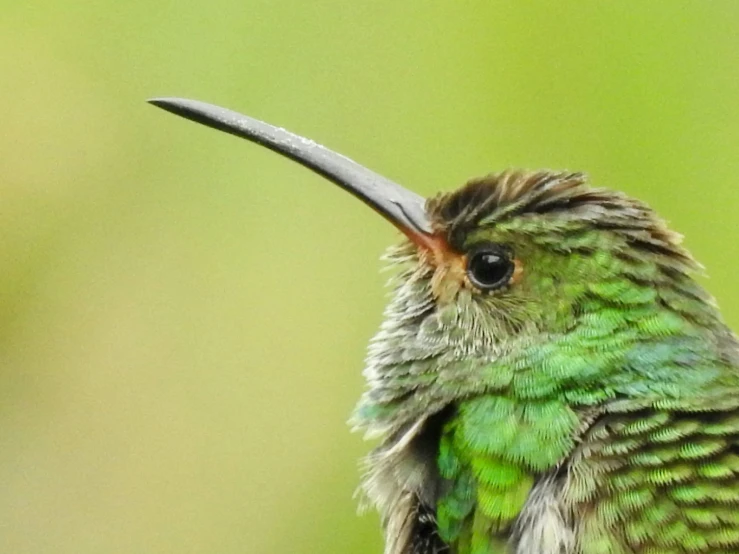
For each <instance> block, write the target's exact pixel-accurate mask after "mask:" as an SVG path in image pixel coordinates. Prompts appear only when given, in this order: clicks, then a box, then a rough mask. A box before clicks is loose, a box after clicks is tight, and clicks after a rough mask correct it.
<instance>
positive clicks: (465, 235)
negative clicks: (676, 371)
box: [151, 98, 718, 432]
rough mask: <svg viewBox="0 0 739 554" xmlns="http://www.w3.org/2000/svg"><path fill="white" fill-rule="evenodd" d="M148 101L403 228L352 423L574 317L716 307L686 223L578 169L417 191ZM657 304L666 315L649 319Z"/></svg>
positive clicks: (605, 320)
mask: <svg viewBox="0 0 739 554" xmlns="http://www.w3.org/2000/svg"><path fill="white" fill-rule="evenodd" d="M151 102H152V103H153V104H155V105H157V106H159V107H161V108H163V109H165V110H168V111H170V112H173V113H175V114H177V115H180V116H183V117H185V118H188V119H191V120H194V121H196V122H199V123H202V124H205V125H208V126H210V127H214V128H216V129H219V130H222V131H225V132H228V133H231V134H234V135H237V136H240V137H243V138H246V139H248V140H250V141H253V142H256V143H258V144H261V145H263V146H265V147H267V148H269V149H271V150H273V151H275V152H277V153H279V154H281V155H284V156H286V157H288V158H290V159H292V160H294V161H297V162H298V163H300V164H302V165H304V166H305V167H307V168H309V169H311V170H313V171H315V172H317V173H318V174H320V175H322V176H324V177H326V178H327V179H328V180H330V181H332V182H334V183H336V184H338V185H339V186H340V187H341V188H343V189H344V190H346V191H348V192H350V193H351V194H353V195H355V196H356V197H358V198H360V199H361V200H362V201H363V202H365V203H366V204H368V205H369V206H370V207H372V208H373V209H375V210H376V211H377V212H378V213H380V214H381V215H383V216H384V217H385V218H386V219H387V220H388V221H390V222H391V223H392V224H393V225H395V226H396V227H397V228H398V229H399V230H400V231H401V232H402V233H403V234H404V235H405V240H404V241H403V242H402V243H401V244H400V245H398V246H396V247H394V248H393V249H391V250H390V251H389V253H388V256H387V257H388V259H389V260H390V261H391V262H392V263H393V264H397V265H398V266H399V268H400V269H399V270H398V271H397V274H396V278H395V280H394V294H393V297H392V300H391V301H390V303H389V305H388V307H387V309H386V312H385V316H386V317H385V321H384V322H383V324H382V326H381V329H380V331H379V332H378V334H377V335H376V337H375V338H374V339H373V341H372V343H371V345H370V349H369V356H368V364H367V369H366V370H365V375H366V376H367V379H368V381H369V391H368V392H367V393H366V394H365V398H364V399H363V402H362V404H361V405H360V409H359V411H358V420H360V422H361V420H364V421H373V422H378V421H383V420H385V422H386V425H384V426H383V425H378V426H377V427H378V428H381V431H380V432H388V429H390V430H392V429H393V428H394V429H398V428H400V426H401V425H403V423H402V422H404V421H405V422H408V421H413V419H414V418H415V417H417V416H418V414H419V413H429V412H431V413H433V411H434V410H435V409H441V408H442V407H443V406H444V405H445V404H447V403H448V402H449V395H450V394H452V395H464V394H473V393H474V392H475V391H476V390H477V389H479V388H480V387H482V386H485V387H486V388H488V389H489V388H490V387H495V386H499V387H501V388H505V387H507V386H509V385H510V383H511V380H512V379H513V378H514V377H513V376H512V373H511V372H499V373H497V374H495V375H486V376H485V378H484V379H482V378H480V371H484V369H481V368H485V367H490V366H491V363H492V362H495V361H496V360H500V359H502V358H504V357H508V358H509V359H515V353H516V352H522V351H526V350H527V349H532V348H535V347H537V345H541V344H544V343H547V342H551V341H552V340H554V339H555V338H556V337H557V336H561V335H563V334H566V333H568V332H570V331H572V330H573V329H579V330H580V331H581V332H582V333H583V337H585V338H584V339H583V340H586V339H587V337H597V336H598V334H599V333H600V334H609V333H611V334H613V333H621V332H628V333H632V332H633V329H634V327H635V326H634V325H622V324H621V323H622V322H623V321H625V320H626V319H628V317H632V319H633V320H634V321H636V320H639V321H642V324H641V325H642V326H643V330H644V332H646V333H648V332H654V333H660V332H664V328H665V326H667V327H669V325H670V323H669V321H670V317H673V318H675V319H679V320H680V321H688V322H690V321H693V322H696V323H700V324H703V325H706V324H707V323H706V321H699V320H701V318H702V319H703V320H705V319H706V318H709V319H711V322H713V323H715V321H714V320H715V319H716V318H717V317H718V316H716V315H715V314H714V311H712V310H706V309H705V306H706V304H710V302H711V300H710V297H709V296H708V295H707V294H706V293H705V292H704V291H703V290H702V288H701V287H700V286H698V285H697V284H696V283H695V282H694V280H693V274H694V273H695V271H696V270H697V269H698V265H697V264H696V263H695V262H694V261H693V259H692V258H691V256H690V255H689V254H688V252H687V251H686V250H684V249H683V248H682V247H681V246H680V244H679V243H680V236H679V235H677V234H676V233H673V232H671V231H670V230H668V229H667V227H666V225H665V224H664V222H663V221H662V220H661V219H660V218H659V217H657V216H656V214H655V213H654V212H653V211H652V210H651V209H650V208H649V207H648V206H646V205H645V204H643V203H641V202H639V201H637V200H634V199H631V198H629V197H627V196H626V195H624V194H622V193H619V192H612V191H608V190H605V189H598V188H592V187H590V186H589V185H588V184H587V182H586V179H585V177H584V176H583V175H582V174H580V173H567V172H552V171H538V172H526V171H509V172H504V173H501V174H497V175H491V176H488V177H483V178H481V179H475V180H472V181H470V182H469V183H467V184H466V185H464V186H463V187H461V188H460V189H458V190H456V191H454V192H451V193H446V194H441V195H439V196H436V197H434V198H431V199H429V200H425V199H424V198H422V197H421V196H419V195H417V194H415V193H413V192H411V191H409V190H407V189H405V188H403V187H401V186H400V185H398V184H396V183H394V182H392V181H390V180H388V179H386V178H384V177H382V176H380V175H378V174H376V173H374V172H372V171H370V170H368V169H366V168H364V167H362V166H361V165H359V164H357V163H355V162H353V161H351V160H349V159H348V158H345V157H344V156H341V155H339V154H336V153H335V152H332V151H330V150H328V149H326V148H324V147H322V146H320V145H318V144H316V143H314V142H313V141H310V140H308V139H305V138H303V137H300V136H298V135H294V134H292V133H290V132H288V131H285V130H284V129H281V128H277V127H273V126H272V125H269V124H267V123H264V122H261V121H258V120H255V119H252V118H250V117H247V116H244V115H241V114H238V113H236V112H232V111H230V110H226V109H223V108H219V107H216V106H212V105H210V104H205V103H203V102H198V101H193V100H183V99H176V98H162V99H155V100H151ZM655 312H657V313H660V314H667V315H666V316H665V317H664V318H663V319H661V320H654V321H652V320H651V319H649V317H651V316H649V317H648V314H653V313H655ZM624 314H632V315H631V316H625V315H624ZM650 326H651V327H650ZM637 327H638V326H637ZM511 364H513V365H515V363H514V362H511ZM512 367H513V366H512Z"/></svg>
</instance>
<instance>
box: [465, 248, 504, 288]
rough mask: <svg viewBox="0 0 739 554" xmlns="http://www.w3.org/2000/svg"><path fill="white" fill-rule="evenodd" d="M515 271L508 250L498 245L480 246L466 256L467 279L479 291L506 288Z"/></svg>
mask: <svg viewBox="0 0 739 554" xmlns="http://www.w3.org/2000/svg"><path fill="white" fill-rule="evenodd" d="M515 269H516V264H515V262H514V261H513V258H512V256H511V253H510V252H509V250H508V249H507V248H504V247H502V246H500V245H498V244H492V243H490V244H482V245H480V246H478V247H476V248H475V249H474V250H472V251H471V252H470V253H469V254H468V255H467V277H468V279H469V280H470V282H471V283H472V284H473V285H475V286H476V287H477V288H479V289H480V290H486V291H492V290H496V289H499V288H501V287H504V286H506V285H507V284H508V283H509V282H510V281H511V278H512V277H513V272H514V271H515Z"/></svg>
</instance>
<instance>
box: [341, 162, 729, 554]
mask: <svg viewBox="0 0 739 554" xmlns="http://www.w3.org/2000/svg"><path fill="white" fill-rule="evenodd" d="M427 210H428V211H429V213H430V214H432V217H433V218H434V221H435V225H436V231H437V232H438V233H439V235H441V236H443V237H444V238H445V240H446V242H447V244H448V248H449V250H450V251H451V252H453V253H454V254H453V255H458V256H465V255H467V254H468V253H470V252H473V251H474V248H476V245H479V244H481V243H484V244H487V243H491V244H496V245H504V246H505V248H506V249H507V251H510V252H512V256H515V259H516V260H517V263H519V264H520V266H521V267H522V270H521V271H520V273H519V274H518V276H517V277H516V279H515V280H512V281H511V283H509V284H508V285H507V286H505V287H502V288H500V289H499V290H494V291H490V292H486V291H480V290H475V287H474V286H470V283H469V281H464V280H460V279H459V277H458V276H457V280H456V281H455V277H454V275H455V274H453V273H452V270H451V269H448V268H446V269H445V268H444V267H443V264H444V263H446V262H439V261H438V260H437V261H435V262H432V261H430V260H429V258H428V257H427V256H424V255H423V253H421V252H419V250H418V249H417V248H416V247H415V246H414V245H411V244H410V243H408V244H405V245H402V246H401V247H400V248H398V249H396V250H395V251H394V253H393V254H392V255H391V259H392V260H393V261H394V262H395V263H397V264H399V265H400V266H401V267H402V268H403V269H402V270H401V271H400V274H399V276H398V278H397V282H396V293H395V297H394V299H393V301H392V302H391V304H390V306H389V308H388V310H387V313H386V322H385V323H384V325H383V328H382V330H381V331H380V333H379V334H378V335H377V337H376V338H375V340H374V341H373V344H372V346H371V349H370V357H369V363H368V369H367V373H366V374H367V377H368V381H369V389H368V391H367V393H366V394H365V396H364V397H363V400H362V402H361V403H360V406H359V408H358V411H357V414H356V420H355V421H356V423H357V424H358V425H359V426H360V427H363V428H365V429H367V430H368V431H369V432H370V434H373V435H376V436H379V437H381V439H382V444H381V446H380V447H378V448H377V449H376V451H375V452H374V453H373V455H372V456H371V457H370V459H369V462H368V474H367V479H366V483H365V490H366V492H367V494H368V496H369V498H370V499H371V500H372V501H373V502H374V503H375V504H377V505H378V507H379V509H380V510H381V512H382V514H383V521H384V524H385V528H386V535H387V540H388V542H387V544H388V547H387V549H386V552H387V553H388V554H432V553H434V552H443V551H451V552H452V553H455V554H499V553H500V554H504V553H505V554H637V553H639V554H687V553H696V554H708V553H723V552H726V553H728V552H739V370H737V367H738V366H739V360H738V356H737V342H736V339H735V337H734V335H733V334H732V333H731V332H730V331H729V330H728V329H727V328H726V327H725V325H724V324H723V322H722V320H721V318H720V315H719V313H718V311H717V309H716V308H715V306H714V304H713V301H712V299H711V298H710V297H709V296H708V295H707V294H706V293H705V291H704V290H703V289H702V288H701V287H700V286H699V285H698V284H697V283H696V281H695V280H694V275H695V272H696V271H697V269H698V266H697V264H695V262H693V260H692V258H691V257H690V255H689V254H688V253H687V252H686V251H685V250H683V249H682V248H681V247H680V246H679V240H678V236H677V235H675V234H674V233H672V232H670V231H669V230H667V228H666V227H665V226H664V224H663V222H662V221H661V220H660V219H658V218H657V217H656V216H655V215H654V213H653V212H652V211H651V210H649V208H647V207H646V206H645V205H643V204H641V203H639V202H637V201H634V200H631V199H629V198H627V197H626V196H624V195H621V194H620V193H614V192H609V191H603V190H600V189H591V188H589V187H588V186H587V185H586V184H585V183H584V181H583V178H582V177H581V176H580V175H577V174H556V173H548V172H540V173H506V174H502V175H498V176H493V177H490V178H486V179H483V180H479V181H473V182H471V183H470V184H468V185H467V186H466V187H464V188H463V189H461V190H460V191H457V192H456V193H453V194H450V195H446V196H441V197H438V198H436V199H433V200H431V201H429V203H428V204H427ZM449 263H450V264H451V263H452V262H449ZM450 267H451V266H450ZM440 273H441V274H440ZM439 291H441V292H439Z"/></svg>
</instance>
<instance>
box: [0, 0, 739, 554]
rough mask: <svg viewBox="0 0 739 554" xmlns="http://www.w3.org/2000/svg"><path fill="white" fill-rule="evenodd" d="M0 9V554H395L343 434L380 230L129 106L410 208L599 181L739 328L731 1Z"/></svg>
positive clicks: (265, 166)
mask: <svg viewBox="0 0 739 554" xmlns="http://www.w3.org/2000/svg"><path fill="white" fill-rule="evenodd" d="M0 3H1V4H3V5H2V6H0V8H2V9H1V11H0V13H1V14H2V15H1V17H0V125H1V126H2V127H1V128H2V130H1V131H0V148H1V151H2V153H3V156H2V164H0V194H1V197H0V214H1V217H0V264H2V265H1V267H2V271H1V272H0V552H3V553H6V552H7V553H34V554H35V553H51V552H53V553H74V554H87V553H133V552H136V553H139V552H147V553H148V552H156V553H160V552H161V553H224V554H227V553H242V552H249V553H287V552H290V553H306V554H315V553H319V552H331V553H340V552H353V553H360V554H361V553H367V554H369V553H377V552H380V551H381V539H380V535H379V532H378V522H377V517H376V516H375V515H374V514H371V515H367V516H364V517H361V518H358V517H357V516H356V515H355V507H356V502H355V500H354V499H353V498H352V493H353V490H354V488H355V485H356V483H357V481H358V473H359V471H358V469H357V464H356V460H357V459H358V458H359V457H360V456H361V455H362V454H363V453H365V452H366V451H367V450H368V448H369V447H370V445H368V444H365V443H363V442H362V441H361V437H359V436H357V435H352V434H350V433H349V430H348V428H347V427H346V425H345V420H346V418H347V417H348V415H349V414H350V412H351V410H352V408H353V405H354V403H355V400H356V398H357V397H358V396H359V394H360V392H361V390H362V388H363V381H362V377H361V369H362V366H363V357H364V351H365V345H366V342H367V340H368V339H369V338H370V337H371V335H372V334H373V332H374V330H375V329H376V327H377V326H378V324H379V322H380V319H381V310H382V307H383V304H384V302H385V297H386V294H387V291H386V290H385V289H384V288H383V284H384V281H385V279H386V276H384V275H381V274H379V273H378V269H379V266H380V264H379V263H378V256H379V255H380V254H381V252H382V251H383V249H384V247H385V246H386V245H388V244H390V243H392V242H393V241H395V240H396V234H395V232H394V230H393V229H392V227H391V226H389V225H387V224H386V223H385V222H384V221H382V220H381V218H379V217H377V216H376V215H375V214H374V213H373V212H371V210H368V209H367V208H366V207H364V206H362V205H361V204H360V203H359V202H357V201H356V200H355V199H353V198H351V197H349V195H347V194H345V193H342V192H340V191H339V190H338V189H336V188H335V187H333V186H331V185H329V184H328V183H326V182H324V181H322V180H321V179H319V178H318V177H315V176H313V175H312V174H310V173H308V172H307V171H305V170H303V169H301V168H299V167H298V166H296V165H294V164H291V163H289V162H287V161H286V160H284V159H281V158H279V157H277V156H275V155H274V154H272V153H270V152H268V151H266V150H263V149H260V148H257V147H255V146H252V145H249V144H247V143H246V142H243V141H239V140H236V139H235V138H233V137H229V136H226V135H222V134H219V133H215V132H213V131H211V130H208V129H205V128H203V127H200V126H197V125H195V124H192V123H188V122H185V121H183V120H181V119H178V118H175V117H174V116H171V115H168V114H165V113H164V112H162V111H159V110H157V109H155V108H153V107H150V106H148V105H146V104H145V102H144V100H145V99H146V98H147V97H151V96H158V95H179V96H185V97H192V98H199V99H202V100H208V101H211V102H215V103H219V104H222V105H225V106H228V107H231V108H234V109H237V110H239V111H242V112H245V113H248V114H250V115H253V116H255V117H258V118H261V119H265V120H267V121H270V122H272V123H275V124H278V125H283V126H286V127H288V128H290V129H292V130H294V131H296V132H299V133H302V134H304V135H307V136H309V137H311V138H313V139H315V140H317V141H319V142H322V143H325V144H326V145H328V146H330V147H331V148H334V149H336V150H338V151H340V152H342V153H345V154H346V155H349V156H351V157H353V158H355V159H356V160H358V161H360V162H362V163H364V164H366V165H368V166H369V167H371V168H373V169H375V170H377V171H379V172H381V173H384V174H385V175H387V176H389V177H391V178H394V179H396V180H398V181H399V182H401V183H404V184H406V185H407V186H409V187H410V188H413V189H415V190H417V191H419V192H422V193H424V194H432V193H434V192H436V191H439V190H448V189H450V188H453V187H456V186H458V185H460V184H461V183H463V182H464V181H465V180H466V179H467V178H469V177H472V176H478V175H481V174H485V173H487V172H491V171H498V170H500V169H503V168H505V167H507V166H522V167H529V168H540V167H552V168H568V169H573V170H575V169H577V170H585V171H587V172H589V173H590V175H591V177H592V180H593V181H594V182H595V183H596V184H598V185H602V186H608V187H613V188H618V189H622V190H625V191H627V192H629V193H631V194H633V195H636V196H638V197H640V198H642V199H644V200H646V201H648V202H649V203H651V204H652V205H653V206H654V207H656V208H657V209H658V210H659V211H660V213H661V214H662V215H663V216H665V217H666V218H667V219H669V220H670V221H671V222H672V224H673V226H674V227H675V228H677V229H678V230H680V231H681V232H683V233H685V234H686V235H687V237H688V239H687V243H688V246H689V247H690V248H691V249H692V250H693V252H694V253H695V254H696V255H697V256H698V258H699V259H700V260H702V261H703V262H704V264H705V265H706V266H707V268H708V270H709V273H710V275H711V279H710V280H707V281H706V283H707V286H708V288H709V289H710V290H711V292H713V293H714V294H715V295H716V296H717V297H718V299H719V302H720V304H721V305H722V306H723V308H724V313H725V315H726V318H727V319H728V320H729V322H730V323H732V324H733V325H734V326H737V324H739V291H737V287H736V272H737V270H739V261H738V260H737V258H738V257H739V240H737V237H738V236H739V235H738V232H737V231H738V230H739V229H738V225H739V224H738V223H737V214H736V212H737V209H738V208H739V179H738V178H737V175H739V155H738V154H737V145H738V144H739V33H737V28H738V27H739V3H737V2H733V1H723V2H721V1H712V2H705V1H702V0H696V1H692V2H684V1H673V2H642V1H638V2H637V1H634V2H608V3H606V2H594V1H592V2H542V1H539V2H516V3H514V2H457V3H452V2H446V3H441V2H421V1H417V0H414V1H406V2H391V1H386V0H383V1H374V2H361V3H358V2H347V1H338V0H336V1H316V2H295V1H292V2H285V1H279V0H271V1H256V0H238V1H235V0H210V1H208V2H180V3H175V2H151V1H146V2H144V1H141V0H133V1H128V2H119V1H113V0H99V1H89V2H86V3H83V2H74V1H71V0H61V1H58V2H33V1H32V2H27V3H19V2H13V3H11V2H9V1H8V0H2V1H1V2H0Z"/></svg>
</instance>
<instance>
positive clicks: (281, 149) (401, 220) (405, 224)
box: [149, 98, 433, 246]
mask: <svg viewBox="0 0 739 554" xmlns="http://www.w3.org/2000/svg"><path fill="white" fill-rule="evenodd" d="M149 102H150V103H151V104H154V105H155V106H157V107H159V108H162V109H163V110H167V111H168V112H172V113H173V114H176V115H179V116H182V117H184V118H186V119H190V120H192V121H196V122H197V123H202V124H203V125H207V126H208V127H213V128H214V129H218V130H220V131H225V132H226V133H230V134H232V135H236V136H237V137H242V138H245V139H247V140H250V141H252V142H256V143H257V144H261V145H262V146H265V147H266V148H269V149H270V150H272V151H274V152H277V153H278V154H281V155H283V156H285V157H286V158H289V159H291V160H293V161H296V162H298V163H299V164H301V165H303V166H305V167H307V168H308V169H311V170H312V171H315V172H316V173H318V174H319V175H322V176H323V177H325V178H326V179H328V180H329V181H332V182H334V183H336V184H337V185H339V186H340V187H341V188H343V189H344V190H346V191H348V192H350V193H351V194H353V195H354V196H356V197H357V198H359V199H360V200H362V201H363V202H364V203H365V204H367V205H369V206H370V207H372V208H374V209H375V210H376V211H377V212H379V213H380V214H382V215H383V216H384V217H385V218H386V219H388V220H389V221H390V222H391V223H393V224H394V225H395V226H396V227H397V228H398V229H400V230H401V231H402V232H403V233H405V234H406V235H407V236H408V237H409V238H410V239H411V240H413V241H414V242H415V243H416V244H418V245H419V246H420V245H424V244H430V243H431V242H432V237H431V236H432V234H433V229H432V226H431V221H430V220H429V217H428V215H427V214H426V210H425V207H424V206H425V200H424V198H423V197H422V196H419V195H418V194H416V193H414V192H411V191H409V190H408V189H406V188H404V187H402V186H400V185H398V184H397V183H394V182H393V181H390V180H389V179H386V178H385V177H382V176H381V175H378V174H377V173H375V172H373V171H370V170H369V169H367V168H366V167H363V166H361V165H359V164H358V163H356V162H354V161H352V160H350V159H349V158H346V157H344V156H342V155H341V154H337V153H336V152H333V151H331V150H329V149H328V148H325V147H323V146H321V145H320V144H316V143H315V142H313V141H312V140H309V139H306V138H304V137H301V136H299V135H296V134H293V133H291V132H289V131H286V130H285V129H282V128H279V127H275V126H273V125H270V124H269V123H265V122H263V121H259V120H258V119H254V118H251V117H248V116H246V115H242V114H240V113H237V112H234V111H231V110H227V109H226V108H220V107H218V106H214V105H212V104H207V103H206V102H199V101H197V100H186V99H183V98H153V99H151V100H149Z"/></svg>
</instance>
